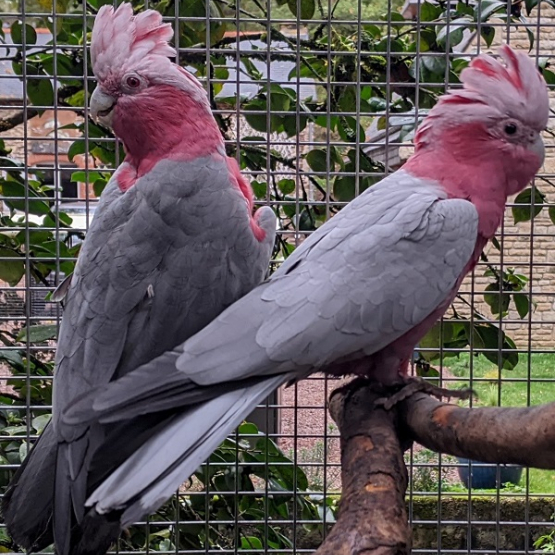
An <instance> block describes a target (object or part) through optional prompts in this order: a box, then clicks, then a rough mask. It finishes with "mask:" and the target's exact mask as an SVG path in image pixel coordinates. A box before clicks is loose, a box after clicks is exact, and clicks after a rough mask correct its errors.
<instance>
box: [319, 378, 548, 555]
mask: <svg viewBox="0 0 555 555" xmlns="http://www.w3.org/2000/svg"><path fill="white" fill-rule="evenodd" d="M382 396H383V392H382V393H380V392H379V391H377V390H376V388H375V385H374V384H372V383H371V382H369V381H367V380H364V379H361V378H358V379H355V380H353V381H352V382H350V383H348V384H346V385H344V386H342V387H340V388H338V389H336V390H335V391H333V392H332V394H331V396H330V400H329V411H330V414H331V416H332V418H333V419H334V421H335V422H336V423H337V425H338V428H339V432H340V435H341V468H342V484H343V486H342V488H343V490H342V495H341V502H340V506H339V513H338V517H337V522H336V524H335V526H334V528H333V529H332V531H331V532H330V534H329V535H328V536H327V537H326V539H325V541H324V543H323V544H322V545H321V547H320V548H319V549H318V550H317V551H316V553H315V555H332V554H333V555H406V554H409V553H411V543H412V533H411V529H410V527H409V524H408V518H407V514H406V507H405V493H406V489H407V484H408V477H407V469H406V467H405V463H404V459H403V452H404V451H405V450H406V449H408V448H409V447H410V445H411V444H412V442H413V441H416V442H418V443H420V444H421V445H423V446H424V447H427V448H428V449H431V450H433V451H436V452H439V453H445V454H449V455H454V456H457V457H464V458H467V459H471V460H476V461H481V462H485V463H497V464H518V465H522V466H528V467H535V468H543V469H555V403H549V404H546V405H538V406H533V407H525V408H504V407H480V408H472V409H469V408H463V407H459V406H457V405H453V404H448V403H443V402H440V401H438V400H436V399H435V398H433V397H430V396H429V395H427V394H424V393H419V392H418V393H415V394H413V395H411V396H410V397H408V398H407V399H405V400H403V401H402V402H400V403H398V404H397V405H395V407H393V408H392V409H391V410H385V409H384V408H383V407H381V406H378V405H377V404H376V401H377V400H378V399H379V398H381V397H382Z"/></svg>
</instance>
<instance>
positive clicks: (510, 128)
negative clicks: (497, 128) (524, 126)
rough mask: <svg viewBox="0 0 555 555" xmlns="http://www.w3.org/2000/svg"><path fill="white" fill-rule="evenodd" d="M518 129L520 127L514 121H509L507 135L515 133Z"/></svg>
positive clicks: (506, 129) (506, 128) (506, 126)
mask: <svg viewBox="0 0 555 555" xmlns="http://www.w3.org/2000/svg"><path fill="white" fill-rule="evenodd" d="M517 131H518V127H517V126H516V125H515V124H514V123H507V125H505V133H507V135H514V134H515V133H516V132H517Z"/></svg>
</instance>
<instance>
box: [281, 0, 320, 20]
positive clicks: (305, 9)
mask: <svg viewBox="0 0 555 555" xmlns="http://www.w3.org/2000/svg"><path fill="white" fill-rule="evenodd" d="M299 4H300V8H301V9H300V13H297V10H298V5H299ZM287 5H288V6H289V9H290V10H291V13H292V14H293V15H294V16H295V17H299V18H300V19H312V18H313V17H314V12H315V11H316V2H315V1H314V0H287Z"/></svg>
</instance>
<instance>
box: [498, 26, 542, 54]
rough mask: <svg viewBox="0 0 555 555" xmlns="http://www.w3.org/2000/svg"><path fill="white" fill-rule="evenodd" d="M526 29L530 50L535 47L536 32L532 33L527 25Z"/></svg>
mask: <svg viewBox="0 0 555 555" xmlns="http://www.w3.org/2000/svg"><path fill="white" fill-rule="evenodd" d="M525 29H526V34H527V35H528V52H530V50H532V48H534V40H535V35H534V33H532V31H531V30H530V29H528V27H525ZM488 46H489V45H488Z"/></svg>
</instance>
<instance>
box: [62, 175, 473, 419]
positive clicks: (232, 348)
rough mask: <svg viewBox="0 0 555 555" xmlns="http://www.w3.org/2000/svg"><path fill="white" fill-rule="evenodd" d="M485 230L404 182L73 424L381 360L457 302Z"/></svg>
mask: <svg viewBox="0 0 555 555" xmlns="http://www.w3.org/2000/svg"><path fill="white" fill-rule="evenodd" d="M477 229H478V214H477V212H476V209H475V208H474V206H473V205H472V204H471V203H470V202H467V201H464V200H451V199H446V198H445V197H444V195H443V194H442V191H441V189H440V188H439V186H437V185H434V184H430V183H427V182H425V181H421V180H416V179H415V178H413V177H411V176H409V175H408V174H405V173H404V172H397V173H396V174H394V175H393V176H391V177H389V178H387V179H385V180H384V181H382V182H381V183H380V184H378V185H376V186H374V187H373V188H371V189H369V190H368V191H366V192H365V193H364V194H363V195H361V196H360V197H358V198H357V199H355V201H353V202H352V203H351V204H350V205H349V206H347V207H346V208H345V209H344V210H342V211H341V212H340V213H339V214H338V215H337V216H335V217H334V218H333V219H332V220H331V221H330V222H328V223H326V224H325V225H324V226H322V227H321V228H320V229H319V230H318V231H316V232H315V233H314V234H313V235H312V236H311V237H310V238H309V239H307V240H306V241H305V242H304V243H303V244H302V245H301V246H300V247H299V248H298V249H297V250H296V251H295V252H294V253H293V254H292V255H291V256H290V257H289V258H288V259H287V261H286V262H285V263H284V264H283V265H282V266H281V267H280V269H279V270H278V271H277V272H276V273H274V274H273V276H272V277H271V278H270V279H269V280H268V281H267V282H266V283H264V284H263V285H261V286H259V287H257V288H256V289H254V290H253V291H252V292H251V293H249V294H248V295H246V296H245V297H243V298H242V299H241V300H240V301H238V302H237V303H235V304H234V305H232V306H231V307H230V308H228V309H227V310H226V311H224V312H223V313H222V314H221V315H220V316H219V317H217V318H216V319H215V320H214V321H213V322H212V323H210V324H209V325H208V326H207V327H206V328H204V329H203V330H202V331H201V332H199V333H197V334H196V335H194V336H193V337H191V338H190V339H189V340H188V341H186V342H185V343H184V344H183V345H182V346H181V347H179V348H177V349H174V351H173V352H170V353H166V354H164V355H162V357H160V358H159V359H155V360H153V361H151V362H149V363H148V364H146V365H144V366H142V367H140V368H138V369H137V370H134V371H133V372H131V373H130V374H129V375H128V376H127V377H124V378H121V379H119V380H116V381H114V382H112V383H110V384H108V385H106V386H105V387H103V388H101V389H99V390H97V391H94V392H92V393H91V394H90V395H88V396H83V397H82V398H80V399H78V400H77V401H76V402H75V403H73V404H72V406H71V407H69V408H68V410H67V411H66V414H65V415H64V422H65V424H66V425H67V426H69V427H71V426H74V425H78V424H79V423H86V422H89V421H94V420H100V421H102V422H108V421H114V420H118V419H121V418H123V419H125V418H131V417H133V416H135V415H137V414H144V413H148V412H155V411H158V410H165V409H168V408H171V407H186V406H188V405H189V404H191V403H197V402H201V401H206V400H209V399H210V398H212V397H215V396H216V395H220V394H221V393H222V390H223V391H225V390H233V389H235V388H237V387H241V381H242V380H246V379H250V378H260V377H264V376H271V375H275V374H280V373H289V372H299V373H302V372H305V371H306V370H307V369H310V368H316V369H317V368H322V367H325V366H326V365H328V364H330V363H332V362H333V361H335V360H338V359H340V358H343V357H348V356H352V355H354V354H356V353H360V354H371V353H374V352H377V351H379V350H380V349H382V348H383V347H385V346H386V345H388V344H389V343H391V342H392V341H394V340H396V339H398V338H399V337H401V336H402V335H403V334H405V333H406V332H407V331H408V330H410V329H411V328H412V327H414V326H416V325H417V324H419V323H420V322H422V321H423V320H424V319H425V318H426V317H427V316H429V315H430V314H431V313H432V312H433V311H434V310H435V309H436V308H437V307H438V306H439V305H441V303H443V302H445V301H446V300H447V299H449V296H450V295H451V293H452V290H453V288H454V287H455V286H456V285H457V283H458V281H459V279H460V277H461V275H462V273H463V270H464V268H465V266H467V264H468V263H469V261H470V259H471V257H472V254H473V252H474V249H475V246H476V239H477ZM222 387H223V389H222Z"/></svg>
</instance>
